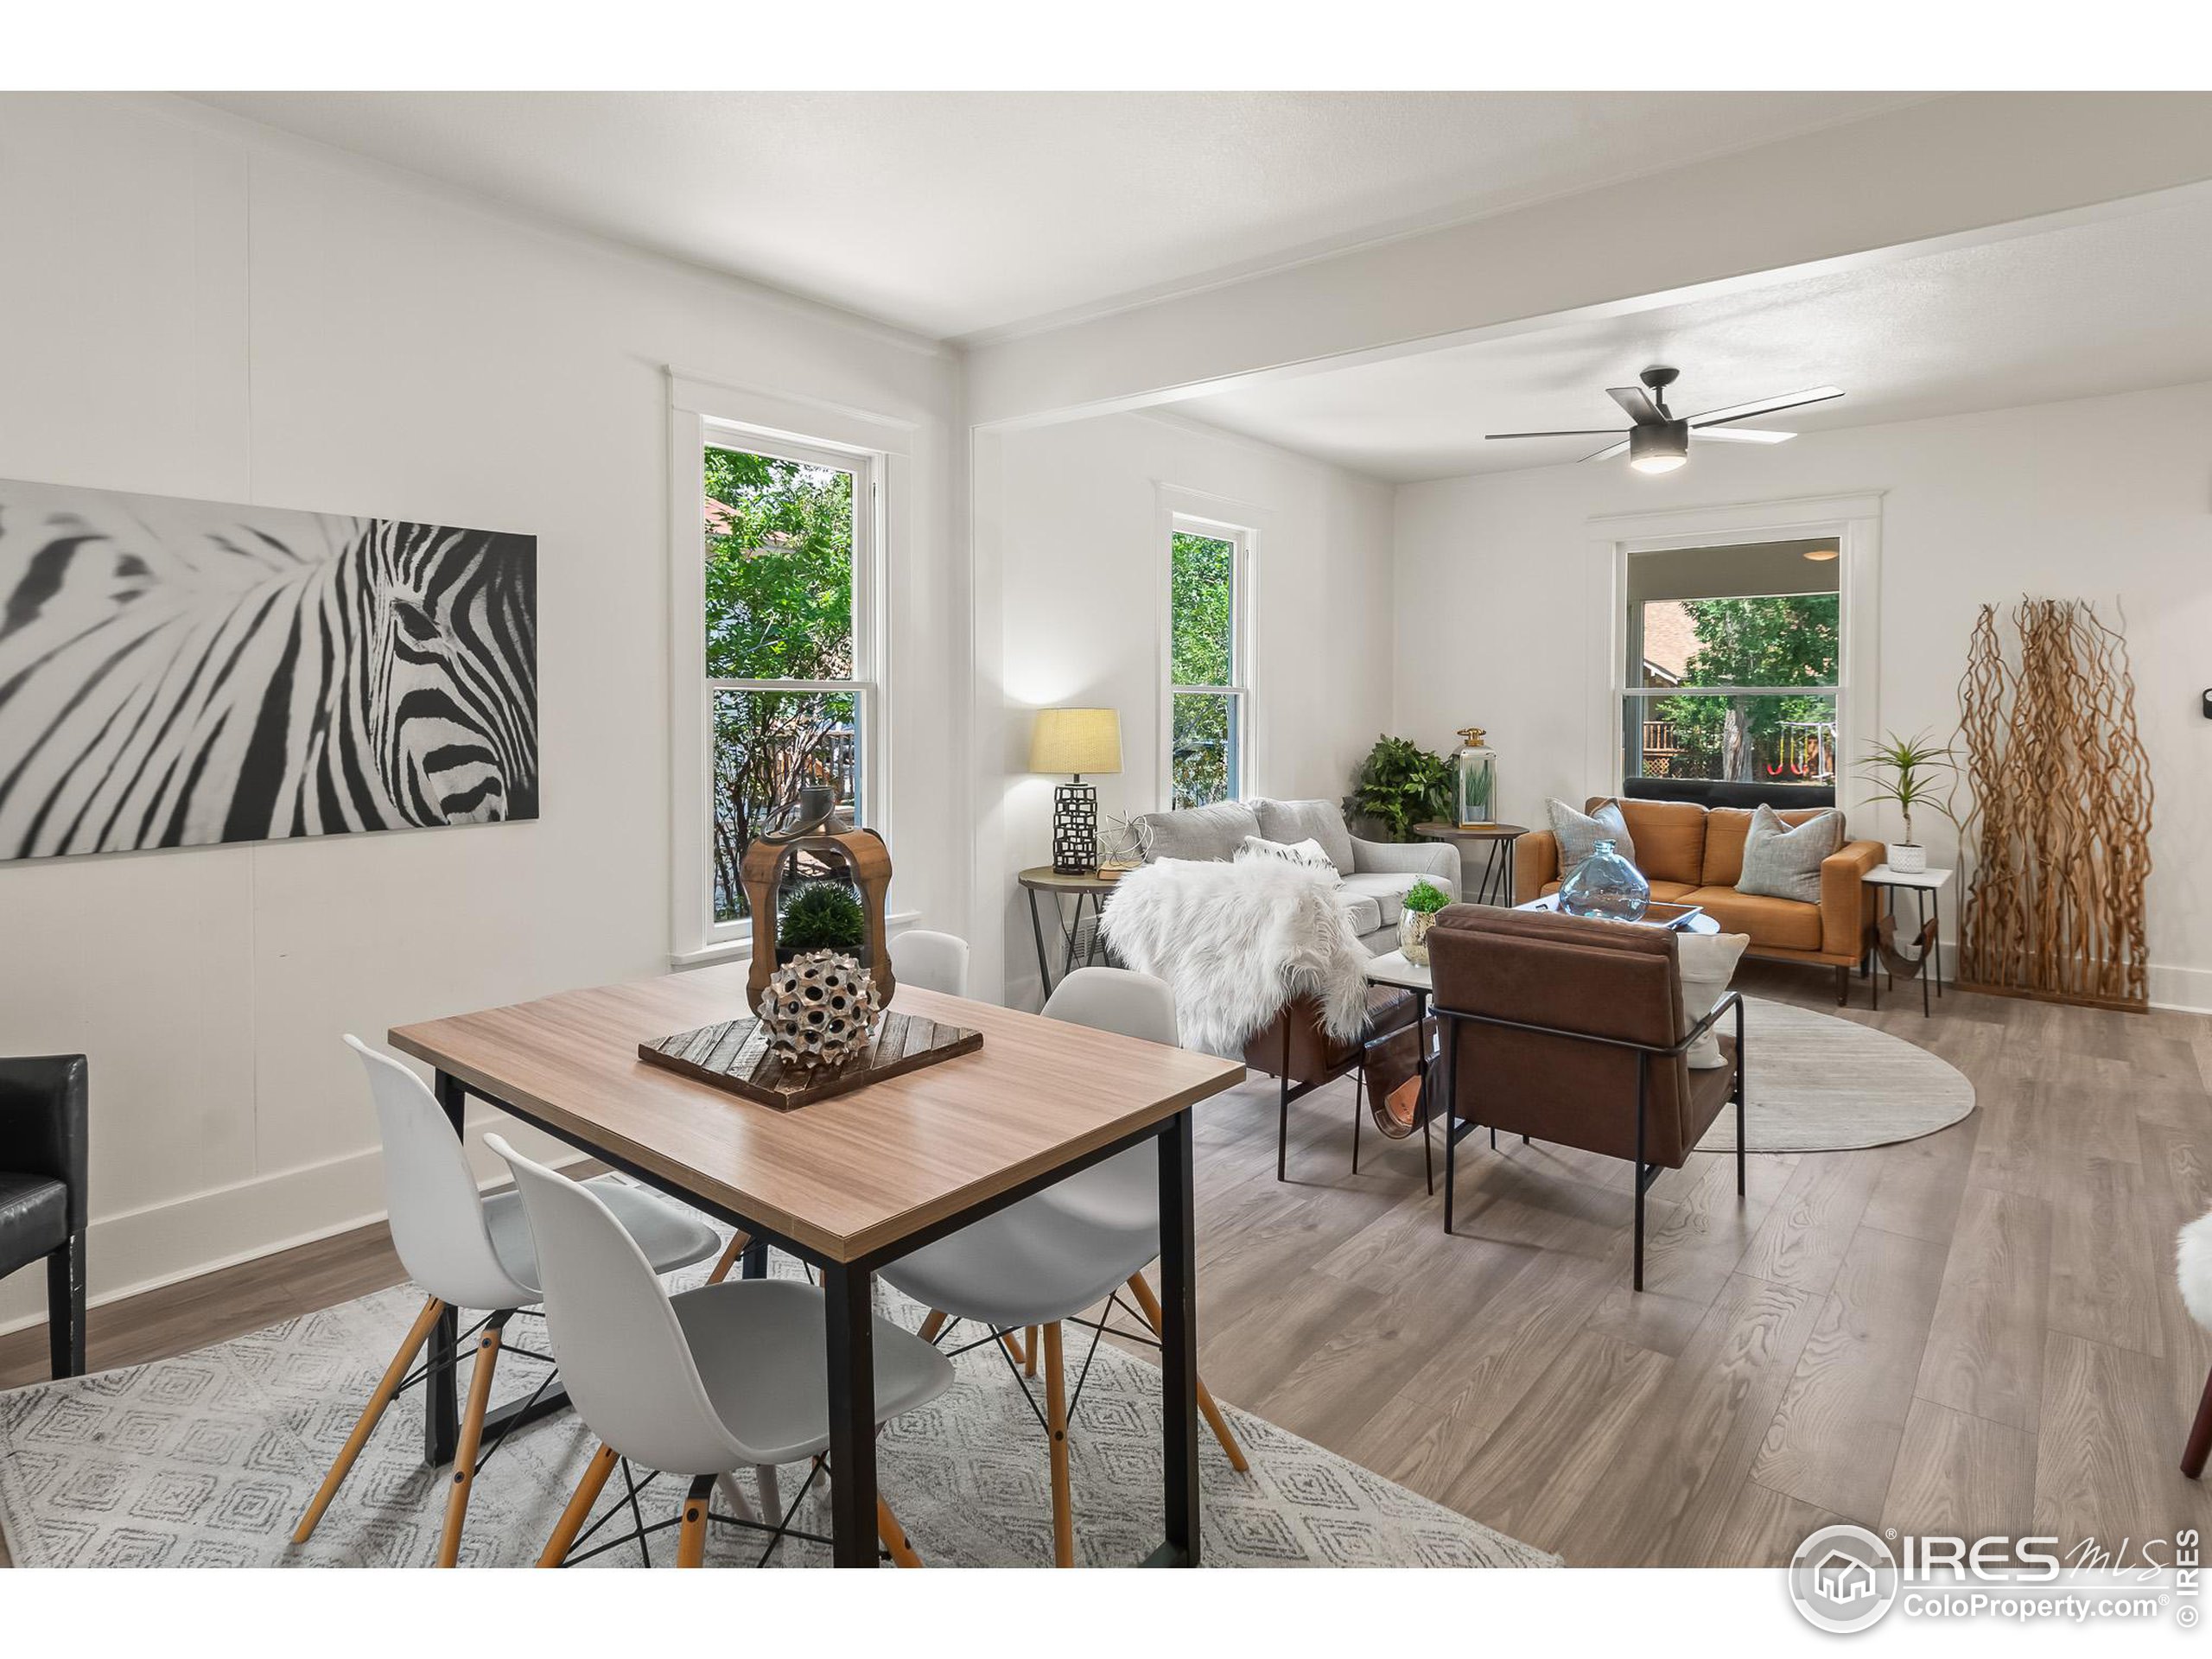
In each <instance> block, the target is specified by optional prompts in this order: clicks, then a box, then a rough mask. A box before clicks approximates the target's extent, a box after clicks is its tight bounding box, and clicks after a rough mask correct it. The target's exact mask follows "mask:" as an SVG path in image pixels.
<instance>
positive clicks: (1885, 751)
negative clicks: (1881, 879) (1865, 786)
mask: <svg viewBox="0 0 2212 1659" xmlns="http://www.w3.org/2000/svg"><path fill="white" fill-rule="evenodd" d="M1862 770H1863V772H1864V774H1865V775H1866V777H1867V778H1869V779H1872V782H1873V784H1874V787H1873V789H1872V790H1871V791H1868V794H1867V799H1869V800H1872V801H1891V802H1893V803H1895V804H1896V806H1897V812H1898V815H1899V816H1900V817H1903V818H1904V840H1903V841H1893V842H1890V843H1889V856H1890V868H1891V869H1893V870H1895V871H1896V872H1897V874H1900V875H1918V874H1921V872H1923V870H1925V869H1926V868H1928V849H1926V848H1925V847H1923V846H1922V845H1921V844H1920V843H1919V842H1916V841H1915V840H1914V839H1913V838H1912V815H1913V813H1914V812H1915V811H1916V810H1927V811H1930V812H1936V813H1940V814H1941V815H1942V816H1943V817H1947V818H1950V819H1951V821H1952V822H1953V823H1957V822H1958V820H1957V819H1956V818H1955V817H1952V814H1951V808H1950V804H1949V801H1948V796H1949V794H1950V792H1951V790H1952V788H1953V787H1954V783H1953V782H1952V781H1951V779H1952V778H1953V777H1955V774H1956V772H1957V771H1958V764H1957V762H1956V761H1955V760H1953V758H1952V755H1951V751H1950V750H1949V749H1948V747H1939V746H1938V745H1936V743H1935V742H1934V741H1931V740H1930V739H1929V736H1928V734H1926V733H1925V732H1923V733H1921V734H1918V735H1917V736H1915V737H1899V736H1898V735H1897V734H1896V733H1895V732H1891V734H1889V735H1888V736H1887V737H1885V738H1884V739H1883V740H1882V741H1880V742H1878V743H1876V744H1873V745H1872V746H1871V747H1869V748H1868V750H1867V752H1866V765H1865V766H1864V767H1863V768H1862ZM1947 774H1948V775H1949V776H1947ZM1939 790H1940V791H1942V795H1943V796H1944V797H1945V798H1944V799H1941V800H1939V799H1937V798H1936V796H1937V791H1939Z"/></svg>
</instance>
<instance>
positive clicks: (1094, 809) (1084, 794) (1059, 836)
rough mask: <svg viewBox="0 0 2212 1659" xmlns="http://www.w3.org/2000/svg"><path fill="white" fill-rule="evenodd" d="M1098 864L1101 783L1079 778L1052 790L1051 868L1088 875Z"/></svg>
mask: <svg viewBox="0 0 2212 1659" xmlns="http://www.w3.org/2000/svg"><path fill="white" fill-rule="evenodd" d="M1052 868H1053V871H1054V872H1055V873H1056V874H1060V875H1089V874H1091V873H1092V872H1093V871H1095V870H1096V869H1097V868H1098V786H1097V785H1096V784H1086V783H1084V782H1083V781H1082V780H1081V779H1077V781H1076V782H1074V783H1072V784H1062V785H1058V787H1057V788H1055V789H1054V790H1053V791H1052Z"/></svg>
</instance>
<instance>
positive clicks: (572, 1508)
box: [537, 1446, 616, 1567]
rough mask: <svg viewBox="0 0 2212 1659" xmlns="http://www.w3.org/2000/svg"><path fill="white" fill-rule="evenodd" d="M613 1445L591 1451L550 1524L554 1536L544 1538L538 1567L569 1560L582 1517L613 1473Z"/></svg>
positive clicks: (582, 1522) (579, 1530) (554, 1565)
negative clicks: (580, 1475)
mask: <svg viewBox="0 0 2212 1659" xmlns="http://www.w3.org/2000/svg"><path fill="white" fill-rule="evenodd" d="M615 1462H616V1459H615V1456H614V1448H613V1446H601V1447H600V1448H599V1450H598V1451H596V1452H593V1453H592V1456H591V1461H590V1462H589V1463H588V1464H586V1465H584V1474H583V1478H582V1480H579V1481H578V1482H577V1483H576V1490H575V1491H574V1492H573V1493H571V1494H570V1495H569V1507H568V1508H567V1509H565V1510H562V1511H561V1518H560V1519H559V1520H558V1521H556V1522H554V1524H553V1535H552V1536H551V1537H550V1538H548V1539H547V1540H546V1541H545V1548H543V1550H541V1551H540V1552H539V1553H538V1557H537V1564H538V1565H539V1566H540V1567H558V1566H560V1565H561V1563H562V1562H563V1561H565V1560H568V1559H569V1547H570V1546H571V1545H573V1544H574V1543H575V1541H576V1535H577V1534H578V1533H579V1532H581V1531H582V1530H583V1525H584V1518H585V1517H586V1516H588V1515H589V1514H590V1513H591V1506H592V1505H593V1504H594V1503H598V1502H599V1494H600V1492H601V1489H603V1488H604V1487H605V1486H606V1484H607V1477H608V1476H609V1475H611V1474H613V1472H614V1465H615Z"/></svg>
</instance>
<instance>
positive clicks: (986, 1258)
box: [878, 968, 1248, 1567]
mask: <svg viewBox="0 0 2212 1659" xmlns="http://www.w3.org/2000/svg"><path fill="white" fill-rule="evenodd" d="M1045 1014H1046V1016H1047V1017H1048V1018H1051V1019H1055V1020H1068V1021H1070V1022H1071V1023H1073V1024H1076V1025H1084V1026H1090V1027H1096V1028H1097V1029H1099V1030H1103V1031H1113V1032H1118V1033H1121V1034H1122V1035H1123V1036H1126V1037H1135V1038H1138V1039H1142V1040H1144V1041H1147V1042H1155V1043H1165V1044H1167V1045H1170V1046H1173V1044H1174V1042H1175V1035H1176V1033H1175V1001H1174V996H1173V993H1172V992H1170V991H1169V989H1168V988H1167V986H1166V984H1165V983H1164V982H1162V981H1160V980H1158V979H1154V978H1153V977H1152V976H1150V975H1147V974H1136V973H1131V972H1128V970H1126V969H1120V968H1081V969H1077V970H1076V971H1075V972H1073V973H1071V974H1070V975H1069V976H1067V978H1066V979H1065V980H1064V981H1062V982H1061V983H1060V986H1059V988H1058V989H1057V990H1055V991H1054V992H1053V993H1052V997H1051V999H1050V1000H1049V1001H1047V1002H1046V1005H1045ZM1158 1255H1160V1154H1159V1149H1158V1147H1156V1146H1155V1145H1154V1144H1153V1143H1151V1142H1147V1143H1146V1144H1144V1145H1142V1146H1137V1147H1130V1148H1128V1150H1126V1151H1124V1152H1121V1153H1118V1154H1116V1155H1115V1156H1113V1157H1111V1158H1109V1159H1107V1160H1105V1161H1104V1162H1103V1163H1100V1164H1096V1165H1094V1166H1091V1167H1090V1169H1087V1170H1084V1171H1082V1172H1080V1173H1077V1174H1075V1175H1071V1176H1070V1177H1069V1178H1068V1179H1066V1180H1064V1181H1060V1182H1057V1183H1055V1184H1054V1185H1052V1186H1049V1187H1047V1188H1046V1189H1045V1190H1044V1191H1043V1192H1037V1193H1033V1194H1032V1195H1031V1196H1030V1197H1028V1198H1024V1199H1023V1200H1021V1201H1020V1203H1018V1204H1014V1205H1008V1206H1007V1208H1006V1209H1004V1210H1001V1211H998V1212H997V1213H996V1214H995V1215H990V1216H987V1217H984V1218H983V1219H982V1220H981V1221H979V1222H976V1223H974V1224H971V1225H969V1226H967V1227H963V1228H962V1229H961V1230H959V1231H958V1232H957V1233H954V1234H952V1235H950V1236H949V1237H946V1238H942V1239H939V1240H938V1241H937V1242H936V1243H933V1244H928V1245H925V1246H924V1247H923V1248H922V1249H918V1250H916V1251H914V1252H913V1253H912V1255H906V1256H903V1257H901V1258H900V1259H899V1260H898V1261H896V1262H892V1263H890V1264H888V1265H887V1266H886V1267H885V1268H883V1269H882V1270H881V1272H880V1274H879V1275H878V1276H879V1277H880V1278H881V1279H882V1280H883V1281H884V1282H885V1283H887V1284H888V1285H890V1286H891V1287H893V1288H894V1289H897V1290H900V1291H903V1292H905V1293H906V1294H907V1295H909V1296H911V1297H912V1298H913V1299H914V1300H916V1301H918V1302H920V1303H921V1304H922V1305H923V1306H925V1307H927V1308H929V1309H930V1310H931V1313H930V1316H929V1318H928V1319H927V1320H925V1322H924V1324H923V1325H922V1330H921V1334H922V1335H923V1336H924V1337H925V1338H936V1337H937V1336H938V1333H939V1332H941V1331H942V1330H943V1329H944V1326H945V1325H946V1323H947V1322H948V1320H952V1319H968V1320H972V1321H974V1322H975V1323H976V1324H979V1325H983V1326H984V1327H985V1328H986V1329H988V1330H989V1331H990V1332H993V1333H995V1335H997V1336H999V1337H1000V1338H1001V1339H1003V1338H1004V1337H1005V1336H1006V1335H1007V1333H1009V1332H1012V1331H1014V1330H1016V1329H1020V1328H1023V1327H1027V1329H1028V1332H1029V1341H1028V1346H1027V1354H1028V1356H1029V1361H1030V1363H1029V1365H1028V1368H1027V1369H1028V1370H1029V1372H1030V1374H1031V1375H1034V1374H1035V1360H1036V1357H1037V1354H1038V1351H1039V1346H1040V1345H1041V1347H1042V1349H1043V1357H1044V1365H1045V1400H1046V1408H1045V1411H1044V1413H1043V1414H1042V1415H1043V1419H1044V1423H1045V1429H1046V1435H1047V1437H1048V1439H1049V1441H1050V1457H1051V1460H1052V1462H1051V1467H1052V1554H1053V1559H1054V1560H1055V1561H1056V1562H1057V1563H1058V1565H1059V1566H1062V1567H1071V1566H1073V1565H1074V1564H1075V1524H1074V1516H1073V1512H1072V1509H1071V1500H1070V1479H1069V1448H1068V1421H1069V1417H1070V1414H1071V1411H1072V1409H1073V1402H1071V1401H1070V1399H1069V1398H1068V1393H1067V1380H1066V1367H1065V1352H1064V1339H1063V1335H1062V1325H1063V1324H1064V1323H1065V1321H1067V1320H1069V1319H1074V1318H1075V1317H1076V1316H1077V1315H1078V1314H1080V1313H1083V1312H1084V1310H1085V1309H1086V1308H1090V1307H1093V1306H1097V1305H1098V1304H1100V1303H1102V1302H1103V1303H1106V1304H1107V1306H1108V1309H1109V1311H1110V1309H1111V1308H1112V1307H1113V1306H1115V1305H1116V1303H1117V1300H1118V1298H1119V1295H1120V1294H1121V1292H1122V1291H1123V1290H1125V1289H1126V1290H1127V1291H1128V1293H1129V1294H1130V1295H1131V1296H1132V1297H1133V1298H1134V1299H1135V1302H1136V1305H1137V1306H1136V1314H1137V1317H1139V1318H1141V1319H1142V1320H1143V1321H1144V1323H1145V1325H1147V1328H1148V1329H1149V1330H1150V1332H1152V1336H1153V1338H1154V1339H1156V1338H1158V1337H1159V1335H1160V1306H1159V1302H1158V1300H1156V1299H1155V1298H1154V1295H1153V1294H1152V1289H1151V1287H1149V1286H1148V1285H1147V1284H1146V1283H1145V1280H1144V1269H1145V1268H1147V1266H1149V1265H1150V1264H1151V1263H1152V1262H1153V1261H1154V1259H1155V1258H1156V1257H1157V1256H1158ZM1093 1324H1094V1337H1093V1344H1094V1346H1095V1345H1096V1332H1097V1331H1099V1330H1103V1326H1104V1319H1103V1316H1102V1318H1101V1319H1099V1320H1097V1321H1095V1322H1093ZM1198 1403H1199V1408H1200V1410H1201V1411H1202V1412H1203V1413H1204V1414H1205V1418H1206V1421H1207V1423H1208V1424H1209V1425H1210V1426H1211V1428H1212V1429H1213V1432H1214V1434H1215V1437H1216V1438H1217V1440H1219V1441H1220V1442H1221V1446H1222V1449H1223V1451H1224V1452H1227V1453H1228V1456H1229V1459H1230V1463H1231V1464H1232V1465H1234V1466H1235V1467H1236V1469H1237V1470H1239V1471H1243V1470H1244V1469H1245V1468H1246V1467H1247V1466H1248V1465H1247V1464H1246V1461H1245V1458H1244V1454H1243V1450H1242V1448H1241V1447H1239V1446H1238V1445H1237V1443H1236V1436H1235V1434H1234V1433H1231V1432H1230V1427H1229V1423H1228V1420H1227V1419H1226V1418H1225V1417H1224V1416H1223V1415H1222V1414H1221V1410H1220V1408H1219V1407H1218V1406H1217V1405H1216V1404H1215V1402H1214V1400H1213V1396H1212V1395H1211V1394H1209V1393H1208V1392H1207V1391H1206V1388H1205V1383H1199V1384H1198Z"/></svg>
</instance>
